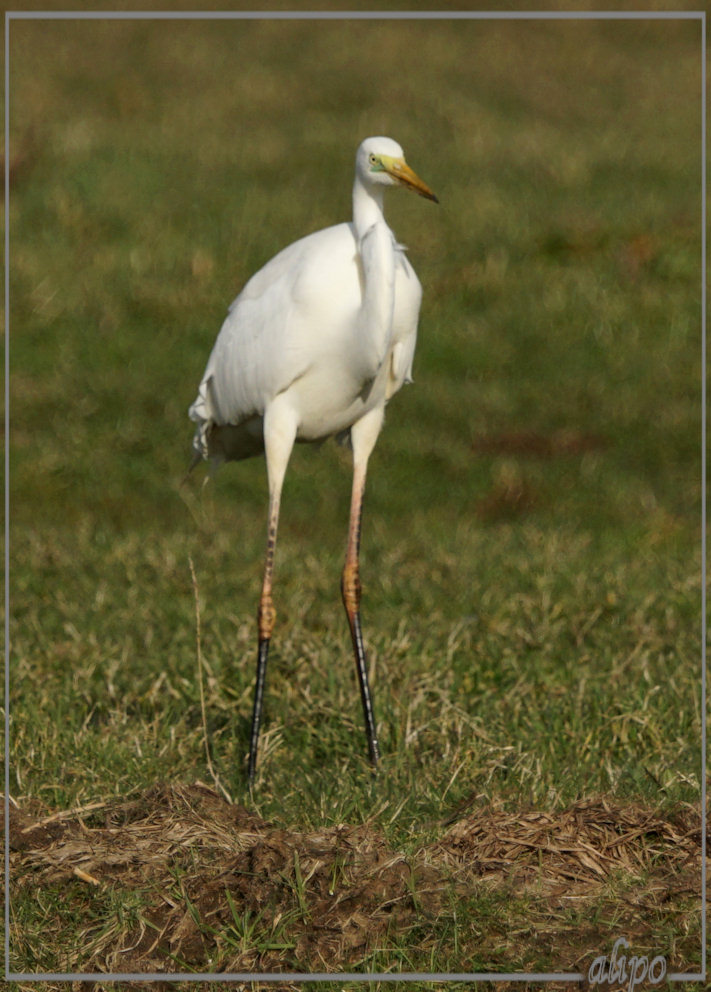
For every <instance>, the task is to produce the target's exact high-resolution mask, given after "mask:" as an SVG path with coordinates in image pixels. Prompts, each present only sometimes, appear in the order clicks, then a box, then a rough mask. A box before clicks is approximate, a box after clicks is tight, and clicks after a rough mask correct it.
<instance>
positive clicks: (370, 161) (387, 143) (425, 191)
mask: <svg viewBox="0 0 711 992" xmlns="http://www.w3.org/2000/svg"><path fill="white" fill-rule="evenodd" d="M356 174H357V175H358V177H359V178H360V180H361V182H362V183H363V184H364V185H365V186H404V187H405V188H406V189H411V190H414V191H415V192H416V193H419V194H420V196H425V197H427V199H428V200H434V202H435V203H439V200H438V199H437V197H436V196H435V195H434V193H433V192H432V190H431V189H430V188H429V186H428V185H427V184H426V183H424V182H423V181H422V180H421V179H420V177H419V176H417V175H416V174H415V173H414V172H413V171H412V169H411V168H410V166H409V165H408V164H407V162H406V161H405V156H404V153H403V150H402V148H401V147H400V145H398V143H397V141H393V140H392V138H366V139H365V141H363V142H362V143H361V145H360V147H359V148H358V151H357V152H356Z"/></svg>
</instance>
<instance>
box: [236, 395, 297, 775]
mask: <svg viewBox="0 0 711 992" xmlns="http://www.w3.org/2000/svg"><path fill="white" fill-rule="evenodd" d="M295 437H296V418H295V416H294V414H293V411H292V410H291V409H290V408H289V406H288V404H287V403H286V401H285V400H284V398H283V397H277V399H276V400H275V401H274V402H273V403H272V404H271V405H270V406H269V407H268V408H267V410H266V411H265V413H264V451H265V454H266V459H267V476H268V480H269V522H268V525H267V551H266V556H265V561H264V578H263V580H262V595H261V597H260V599H259V609H258V611H257V626H258V634H259V641H258V648H257V678H256V683H255V687H254V707H253V709H252V729H251V731H250V737H249V760H248V764H247V776H248V779H249V784H250V785H252V783H253V782H254V776H255V773H256V770H257V748H258V745H259V725H260V723H261V719H262V703H263V700H264V686H265V683H266V677H267V657H268V655H269V642H270V640H271V636H272V630H273V629H274V623H275V621H276V610H275V609H274V603H273V601H272V576H273V573H274V552H275V550H276V539H277V526H278V524H279V505H280V502H281V490H282V486H283V484H284V474H285V473H286V466H287V464H288V462H289V456H290V455H291V450H292V448H293V446H294V438H295Z"/></svg>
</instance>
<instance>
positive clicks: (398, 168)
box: [380, 155, 439, 203]
mask: <svg viewBox="0 0 711 992" xmlns="http://www.w3.org/2000/svg"><path fill="white" fill-rule="evenodd" d="M380 161H381V162H382V163H383V166H384V168H385V171H386V172H387V174H388V175H389V176H392V177H393V179H395V180H396V181H397V182H398V183H400V185H401V186H405V187H407V189H411V190H414V191H415V193H419V194H420V196H424V197H426V198H427V199H428V200H434V202H435V203H439V200H438V199H437V197H436V196H435V195H434V193H433V192H432V190H431V189H430V188H429V186H428V185H427V183H425V182H423V181H422V180H421V179H420V177H419V176H418V175H417V174H416V173H415V172H413V171H412V169H411V168H410V166H409V165H408V164H407V162H406V161H405V159H404V158H389V157H388V156H386V155H381V156H380Z"/></svg>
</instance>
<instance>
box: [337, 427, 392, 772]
mask: <svg viewBox="0 0 711 992" xmlns="http://www.w3.org/2000/svg"><path fill="white" fill-rule="evenodd" d="M383 413H384V410H383V408H382V407H376V408H375V409H374V410H371V411H370V412H369V413H367V414H366V415H365V416H364V417H362V418H361V419H360V420H359V421H357V422H356V423H355V424H354V425H353V426H352V427H351V444H352V446H353V492H352V495H351V514H350V525H349V528H348V546H347V549H346V563H345V565H344V568H343V576H342V578H341V593H342V596H343V605H344V606H345V608H346V614H347V616H348V625H349V626H350V630H351V640H352V642H353V653H354V656H355V663H356V670H357V672H358V683H359V685H360V697H361V701H362V703H363V715H364V717H365V733H366V736H367V738H368V754H369V756H370V761H371V764H372V765H373V766H375V765H376V764H377V763H378V759H379V758H380V749H379V748H378V738H377V734H376V731H375V716H374V714H373V703H372V699H371V696H370V686H369V685H368V664H367V658H366V654H365V645H364V644H363V634H362V631H361V623H360V592H361V586H360V568H359V563H358V557H359V551H360V526H361V518H362V514H363V493H364V491H365V476H366V471H367V468H368V459H369V458H370V454H371V452H372V450H373V447H374V445H375V442H376V440H377V438H378V434H379V433H380V428H381V427H382V424H383Z"/></svg>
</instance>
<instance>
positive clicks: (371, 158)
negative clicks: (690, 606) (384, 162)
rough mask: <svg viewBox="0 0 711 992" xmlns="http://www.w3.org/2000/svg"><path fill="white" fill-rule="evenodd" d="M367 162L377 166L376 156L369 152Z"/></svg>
mask: <svg viewBox="0 0 711 992" xmlns="http://www.w3.org/2000/svg"><path fill="white" fill-rule="evenodd" d="M368 161H369V162H370V164H371V165H377V164H378V156H377V155H374V154H373V153H372V152H371V153H370V155H369V156H368Z"/></svg>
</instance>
